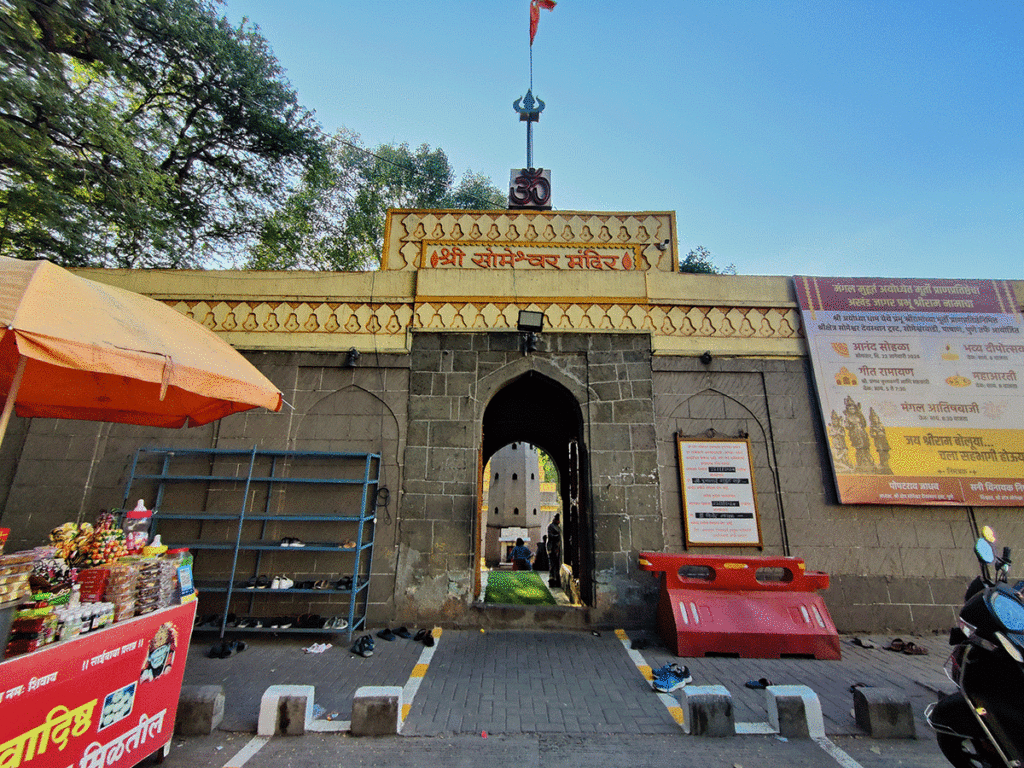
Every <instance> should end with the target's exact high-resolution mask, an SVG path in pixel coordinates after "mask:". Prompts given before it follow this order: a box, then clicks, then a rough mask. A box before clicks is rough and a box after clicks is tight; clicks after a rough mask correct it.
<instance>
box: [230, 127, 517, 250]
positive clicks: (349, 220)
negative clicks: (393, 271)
mask: <svg viewBox="0 0 1024 768" xmlns="http://www.w3.org/2000/svg"><path fill="white" fill-rule="evenodd" d="M327 144H328V152H327V154H326V157H325V159H324V161H323V162H320V163H317V164H314V165H312V166H310V167H309V168H308V169H307V171H306V173H305V175H304V177H303V179H302V183H301V185H299V187H298V189H297V190H296V191H295V193H294V194H293V195H292V196H291V197H289V198H288V199H287V200H286V201H285V203H284V205H283V206H281V208H280V209H279V210H277V211H275V212H273V213H272V214H270V215H269V216H267V217H266V219H265V220H264V221H263V224H262V226H261V228H260V232H259V236H258V239H257V242H256V245H255V246H254V247H253V249H252V252H251V257H250V260H249V263H248V266H249V267H250V268H253V269H311V270H364V269H373V268H374V267H376V266H377V264H378V263H379V261H380V255H381V250H382V248H383V246H384V226H385V219H386V215H387V211H388V209H389V208H461V209H478V210H480V209H493V208H503V207H504V206H505V197H504V195H503V194H502V192H501V191H500V190H498V189H497V188H495V187H494V186H493V185H492V184H491V183H490V180H489V179H488V178H487V177H486V176H483V175H481V174H475V173H473V172H472V171H467V172H466V173H465V174H464V175H463V177H462V180H461V181H460V182H459V183H458V184H455V172H454V171H453V170H452V167H451V164H450V163H449V162H448V157H447V156H446V155H445V153H444V151H443V150H441V149H440V148H437V149H431V148H430V147H429V146H427V145H426V144H424V145H422V146H420V147H419V148H418V149H416V150H412V149H410V148H409V145H408V144H400V145H397V146H396V145H391V144H385V145H382V146H379V147H377V148H376V149H374V150H372V151H370V150H368V149H366V148H365V147H363V146H362V145H361V143H360V141H359V137H358V136H357V135H356V134H354V133H351V132H349V131H340V132H338V133H336V134H334V135H333V136H331V137H330V138H329V139H328V140H327Z"/></svg>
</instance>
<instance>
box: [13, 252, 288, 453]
mask: <svg viewBox="0 0 1024 768" xmlns="http://www.w3.org/2000/svg"><path fill="white" fill-rule="evenodd" d="M0 397H3V398H4V408H3V412H2V414H0V442H2V441H3V436H4V433H5V432H6V430H7V422H8V420H9V419H10V415H11V410H12V409H13V410H14V411H15V412H16V413H17V414H18V415H19V416H23V417H29V418H31V417H43V418H57V419H86V420H90V421H115V422H122V423H126V424H141V425H148V426H158V427H181V426H184V425H186V424H188V425H189V426H198V425H200V424H206V423H208V422H211V421H214V420H216V419H219V418H222V417H224V416H227V415H228V414H230V413H237V412H239V411H246V410H249V409H250V408H255V407H258V406H263V407H264V408H268V409H270V410H271V411H278V410H280V409H281V402H282V401H281V392H280V391H279V390H278V389H277V387H275V386H274V385H273V384H272V383H271V382H270V380H269V379H267V378H266V377H265V376H264V375H263V374H261V373H260V372H259V371H258V370H256V368H254V367H253V365H252V364H251V363H249V361H247V360H246V359H245V358H244V357H242V355H240V354H239V353H238V352H236V351H235V349H234V348H232V347H231V345H229V344H227V343H226V342H224V341H222V340H221V339H219V338H218V337H217V336H215V335H214V334H213V333H212V332H211V331H209V330H208V329H206V328H205V327H203V326H202V325H200V324H199V323H197V322H195V321H194V320H191V319H189V318H187V317H185V316H184V315H182V314H180V313H178V312H176V311H174V310H173V309H171V308H170V307H168V306H166V305H164V304H161V303H160V302H158V301H154V300H153V299H150V298H148V297H146V296H141V295H139V294H137V293H133V292H131V291H126V290H123V289H121V288H114V287H112V286H108V285H103V284H101V283H97V282H95V281H93V280H87V279H86V278H83V277H78V276H77V275H74V274H72V273H71V272H68V271H67V270H66V269H62V268H61V267H58V266H56V265H54V264H51V263H50V262H48V261H23V260H20V259H9V258H6V257H3V256H0Z"/></svg>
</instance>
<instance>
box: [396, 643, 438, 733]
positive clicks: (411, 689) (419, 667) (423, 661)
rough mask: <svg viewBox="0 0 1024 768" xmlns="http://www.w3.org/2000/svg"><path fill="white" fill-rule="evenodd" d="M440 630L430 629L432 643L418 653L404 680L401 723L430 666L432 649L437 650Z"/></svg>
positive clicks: (407, 713) (432, 654)
mask: <svg viewBox="0 0 1024 768" xmlns="http://www.w3.org/2000/svg"><path fill="white" fill-rule="evenodd" d="M442 631H443V630H442V629H441V628H440V627H434V628H433V629H432V630H431V631H430V634H431V635H432V636H433V638H434V645H433V647H431V648H424V649H423V651H422V653H420V658H419V661H418V662H417V663H416V666H414V667H413V668H412V672H410V673H409V680H408V681H407V682H406V684H405V687H404V688H402V722H403V723H404V722H405V718H407V717H408V716H409V711H410V710H411V709H412V700H413V699H414V698H416V692H417V691H419V689H420V684H421V683H422V682H423V678H424V677H426V676H427V669H429V667H430V661H431V659H433V658H434V651H436V650H437V644H438V640H439V639H440V637H441V634H442Z"/></svg>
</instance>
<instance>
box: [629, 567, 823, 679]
mask: <svg viewBox="0 0 1024 768" xmlns="http://www.w3.org/2000/svg"><path fill="white" fill-rule="evenodd" d="M640 569H641V570H644V571H652V572H657V573H661V596H660V598H659V601H658V631H659V633H660V634H661V637H662V640H663V641H664V642H665V645H666V646H668V648H669V649H671V650H672V652H673V653H675V655H676V656H707V655H718V654H722V655H729V656H741V657H743V658H748V659H777V658H782V657H784V656H795V657H813V658H815V659H832V660H838V659H839V658H840V649H839V634H838V633H837V632H836V628H835V625H834V624H833V623H832V617H831V616H830V615H829V612H828V609H827V608H826V607H825V602H824V601H823V600H822V599H821V597H819V596H818V595H817V594H816V593H815V591H816V590H819V589H827V588H828V574H827V573H821V572H817V571H811V572H807V571H806V570H805V567H804V561H803V560H801V559H800V558H797V557H733V556H730V555H676V554H668V553H664V552H641V553H640Z"/></svg>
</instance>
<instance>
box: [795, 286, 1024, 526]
mask: <svg viewBox="0 0 1024 768" xmlns="http://www.w3.org/2000/svg"><path fill="white" fill-rule="evenodd" d="M794 280H795V282H796V289H797V296H798V298H799V302H800V309H801V313H802V315H803V322H804V331H805V334H806V337H807V343H808V346H809V348H810V354H811V364H812V366H813V369H814V378H815V382H816V384H817V389H818V399H819V403H820V405H821V411H822V419H823V420H824V423H825V431H826V433H827V435H828V442H829V449H830V450H829V455H830V456H831V458H832V468H833V470H834V473H835V480H836V488H837V490H838V492H839V499H840V501H841V502H842V503H843V504H910V505H924V504H946V505H949V504H963V505H970V506H1018V505H1021V504H1024V391H1022V387H1024V321H1022V318H1021V314H1020V310H1019V308H1018V305H1017V303H1016V300H1015V298H1014V295H1013V291H1012V289H1011V287H1010V284H1009V283H1007V282H1003V281H994V280H988V281H985V280H909V279H886V278H833V277H799V276H798V277H796V278H794Z"/></svg>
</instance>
